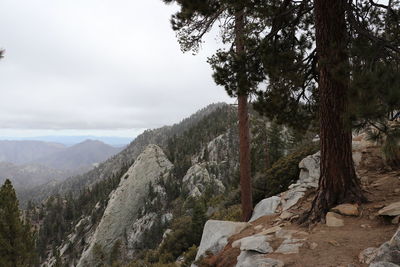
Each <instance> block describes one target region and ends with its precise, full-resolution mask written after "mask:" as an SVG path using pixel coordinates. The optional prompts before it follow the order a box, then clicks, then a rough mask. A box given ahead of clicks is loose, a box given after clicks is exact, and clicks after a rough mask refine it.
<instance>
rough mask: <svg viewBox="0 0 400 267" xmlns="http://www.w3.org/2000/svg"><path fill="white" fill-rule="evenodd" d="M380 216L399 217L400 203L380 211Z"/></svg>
mask: <svg viewBox="0 0 400 267" xmlns="http://www.w3.org/2000/svg"><path fill="white" fill-rule="evenodd" d="M378 214H379V215H385V216H398V215H400V202H395V203H392V204H390V205H389V206H386V207H384V208H383V209H381V210H379V211H378Z"/></svg>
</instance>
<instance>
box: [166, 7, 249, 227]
mask: <svg viewBox="0 0 400 267" xmlns="http://www.w3.org/2000/svg"><path fill="white" fill-rule="evenodd" d="M164 2H165V3H172V2H176V3H178V4H179V5H180V7H181V9H180V11H179V12H178V13H176V14H175V15H174V16H173V17H172V27H173V29H174V30H176V31H177V35H178V41H179V43H180V45H181V48H182V51H184V52H186V51H194V52H197V51H198V49H199V47H200V44H201V43H202V40H203V37H204V35H205V34H206V33H207V32H208V31H210V30H211V29H212V28H213V26H215V24H217V23H218V22H221V21H225V23H222V24H221V25H220V29H222V33H221V37H222V40H223V42H224V43H225V44H228V43H229V44H231V47H232V49H231V50H230V51H229V52H224V51H222V50H221V51H219V52H218V53H217V54H216V55H215V56H214V57H213V58H210V59H209V63H210V64H211V65H212V68H213V69H214V72H215V73H214V75H213V77H214V80H215V82H216V83H217V84H218V85H222V86H224V87H225V89H226V91H227V92H228V94H229V95H230V96H234V97H237V99H238V118H239V140H240V142H239V143H240V144H239V146H240V147H239V162H240V187H241V200H242V212H243V220H244V221H247V220H249V219H250V217H251V214H252V209H253V207H252V193H251V162H250V134H249V118H248V97H249V94H250V92H251V90H252V88H254V83H256V82H255V81H256V79H254V77H255V76H256V75H253V74H252V72H249V71H248V70H247V68H248V66H247V64H246V59H247V55H248V47H246V41H245V40H246V35H247V27H246V23H247V19H246V18H247V16H248V12H249V9H248V8H247V6H246V5H247V4H248V3H250V1H239V0H236V1H232V0H230V1H228V0H219V1H210V0H208V1H197V0H164ZM232 22H233V23H232ZM226 65H229V66H230V68H229V69H227V68H226V67H224V66H226ZM221 66H222V67H221ZM221 72H222V73H221ZM227 73H230V77H229V78H226V77H225V76H226V74H227ZM249 76H253V77H252V78H250V77H249ZM222 77H223V78H222ZM250 81H252V82H250Z"/></svg>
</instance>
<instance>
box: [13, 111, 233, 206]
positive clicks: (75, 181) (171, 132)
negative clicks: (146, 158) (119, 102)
mask: <svg viewBox="0 0 400 267" xmlns="http://www.w3.org/2000/svg"><path fill="white" fill-rule="evenodd" d="M224 110H225V111H229V110H232V107H231V106H229V105H228V104H225V103H217V104H211V105H209V106H207V107H206V108H204V109H201V110H199V111H198V112H196V113H195V114H193V115H192V116H190V117H189V118H186V119H184V120H182V121H181V122H179V123H177V124H174V125H172V126H164V127H161V128H158V129H154V130H146V131H145V132H144V133H142V134H141V135H139V136H138V137H136V138H135V140H134V141H132V142H131V143H130V144H129V145H128V146H126V147H125V148H124V149H123V150H122V151H121V152H120V153H118V154H116V155H114V156H113V157H111V158H109V159H108V160H106V161H104V162H103V163H101V164H100V165H99V166H97V167H95V168H94V169H93V170H91V171H89V172H87V173H85V174H82V175H78V176H74V177H70V178H68V179H66V180H65V181H63V182H61V183H58V184H56V185H54V184H50V185H45V186H43V187H36V188H34V189H32V190H30V191H29V192H26V194H25V195H24V196H23V197H21V198H20V201H22V202H26V201H27V200H29V199H32V200H35V201H41V200H43V199H46V198H47V197H48V196H50V195H53V194H60V195H63V194H65V193H67V192H72V193H74V194H79V193H80V191H81V190H83V189H84V188H85V187H91V186H93V185H94V184H95V183H98V182H100V181H102V180H105V179H108V178H112V177H120V176H121V175H122V174H123V173H124V172H126V171H127V169H128V168H129V167H130V166H131V165H132V164H133V162H134V161H135V160H136V158H137V157H138V156H139V154H141V153H142V152H143V150H144V149H145V148H146V147H147V145H149V144H157V145H159V146H161V147H167V146H168V140H169V139H170V138H172V137H174V136H180V135H182V134H183V133H184V132H185V131H187V130H188V129H189V128H191V127H192V126H194V125H196V124H198V123H199V122H200V121H201V120H202V119H204V118H205V117H207V116H208V115H210V114H212V113H214V112H221V111H224Z"/></svg>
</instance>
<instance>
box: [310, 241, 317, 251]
mask: <svg viewBox="0 0 400 267" xmlns="http://www.w3.org/2000/svg"><path fill="white" fill-rule="evenodd" d="M317 247H318V244H317V243H315V242H311V243H308V248H309V249H311V250H314V249H316V248H317Z"/></svg>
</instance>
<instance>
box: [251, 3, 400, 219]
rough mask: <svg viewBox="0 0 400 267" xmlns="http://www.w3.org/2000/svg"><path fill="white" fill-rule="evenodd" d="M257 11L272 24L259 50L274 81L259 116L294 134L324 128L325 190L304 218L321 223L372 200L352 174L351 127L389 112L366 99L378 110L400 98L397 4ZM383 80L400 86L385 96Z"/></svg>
mask: <svg viewBox="0 0 400 267" xmlns="http://www.w3.org/2000/svg"><path fill="white" fill-rule="evenodd" d="M256 8H257V9H258V10H259V12H260V13H262V14H263V16H264V19H265V21H267V22H269V23H270V24H269V25H267V26H268V31H267V32H266V33H265V34H263V36H262V37H261V38H260V40H261V41H260V42H259V51H262V52H261V54H262V61H263V68H264V71H265V73H266V74H267V76H268V79H269V80H268V86H267V89H266V90H264V91H259V93H258V96H259V98H258V104H257V105H256V109H258V110H260V111H261V112H263V113H264V114H269V115H270V116H274V117H276V118H278V120H280V121H288V122H290V123H292V124H293V125H294V126H301V125H302V124H303V121H307V117H308V116H309V115H308V114H310V115H313V117H316V118H318V119H319V122H320V139H321V177H320V183H319V189H318V192H317V196H316V198H315V199H314V202H313V205H312V209H311V210H310V212H309V213H308V214H306V216H304V218H303V221H306V220H307V219H308V222H317V221H319V220H321V219H323V216H324V215H325V213H326V212H327V211H328V210H329V209H330V208H332V207H333V206H335V205H337V204H340V203H344V202H358V203H359V202H362V201H365V200H366V199H365V197H364V196H363V194H362V191H361V187H360V185H359V181H358V179H357V177H356V173H355V170H354V164H353V160H352V148H351V141H352V127H351V125H352V122H355V121H358V120H360V119H362V118H365V117H368V116H372V117H373V116H382V114H383V113H385V112H386V113H387V112H388V111H390V110H388V109H386V107H385V108H384V112H381V111H378V112H377V111H376V110H373V109H371V106H369V107H366V106H365V104H364V105H363V103H362V101H361V100H362V99H364V100H365V99H368V100H369V101H368V102H369V103H374V104H375V105H379V104H382V103H383V102H385V97H386V96H388V95H392V96H393V95H394V94H393V93H392V94H391V92H394V91H397V92H398V91H399V90H398V88H399V83H398V82H397V80H396V79H395V78H394V77H398V76H399V65H398V62H399V51H400V49H399V48H400V46H399V45H400V43H399V41H400V38H399V14H400V13H399V1H390V6H386V5H382V4H377V3H375V2H374V1H372V0H362V1H345V0H331V1H325V0H315V1H290V0H287V1H286V0H283V1H275V2H273V1H271V2H269V3H267V4H266V2H263V3H261V2H260V3H258V6H257V7H256ZM267 11H270V12H267ZM311 11H313V12H311ZM387 14H390V18H389V19H386V20H385V16H386V18H387ZM389 21H390V23H388V22H389ZM255 27H256V26H255ZM314 29H315V32H314ZM379 76H381V77H383V78H385V80H386V81H385V82H384V84H385V85H387V83H390V82H392V83H394V84H391V85H389V86H388V87H387V88H384V87H383V86H382V85H379V83H378V82H377V81H378V80H381V79H379V78H378V77H379ZM366 79H367V80H368V81H369V84H363V82H362V81H363V80H364V81H365V80H366ZM371 81H373V82H371ZM392 88H393V89H392ZM394 88H396V89H394ZM378 96H381V97H378ZM393 102H395V103H398V102H396V101H392V103H393ZM386 103H388V104H389V103H390V101H388V102H386ZM375 105H374V106H375ZM396 105H397V104H396ZM389 106H390V105H389ZM393 107H394V106H393V105H392V106H391V108H393ZM389 109H390V108H389ZM307 110H308V111H309V112H305V111H307ZM365 110H369V114H368V113H367V112H365ZM361 111H364V113H362V112H361ZM303 119H305V120H303ZM305 125H306V124H305Z"/></svg>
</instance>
